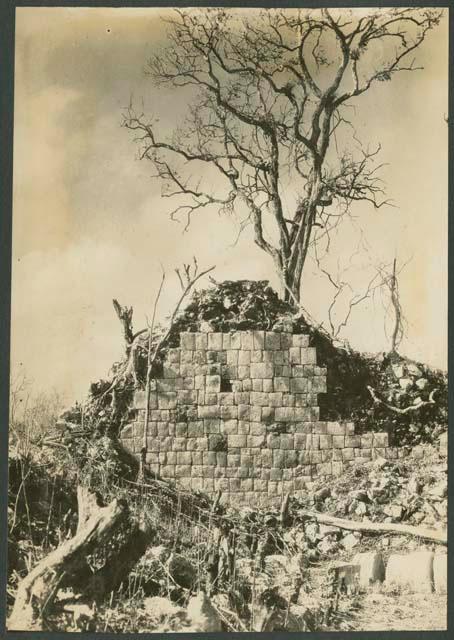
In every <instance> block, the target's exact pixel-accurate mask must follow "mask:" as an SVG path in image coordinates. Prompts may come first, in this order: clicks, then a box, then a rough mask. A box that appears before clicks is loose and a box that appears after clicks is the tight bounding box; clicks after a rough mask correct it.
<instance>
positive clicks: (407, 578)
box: [386, 551, 434, 593]
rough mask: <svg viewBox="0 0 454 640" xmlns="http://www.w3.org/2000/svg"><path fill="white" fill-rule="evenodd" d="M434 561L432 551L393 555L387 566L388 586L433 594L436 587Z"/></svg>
mask: <svg viewBox="0 0 454 640" xmlns="http://www.w3.org/2000/svg"><path fill="white" fill-rule="evenodd" d="M433 561H434V554H433V553H432V552H431V551H414V552H412V553H407V554H405V555H397V554H396V555H391V556H390V557H389V559H388V564H387V566H386V584H388V585H394V586H397V587H401V588H407V589H411V590H412V591H413V592H414V593H431V592H432V591H433V586H434V570H433Z"/></svg>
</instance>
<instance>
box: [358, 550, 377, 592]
mask: <svg viewBox="0 0 454 640" xmlns="http://www.w3.org/2000/svg"><path fill="white" fill-rule="evenodd" d="M352 562H353V564H356V565H359V582H360V584H361V586H363V587H367V586H369V585H370V584H373V583H374V582H383V580H384V579H385V563H384V561H383V556H382V554H381V553H380V552H377V551H371V552H367V553H357V554H356V556H355V557H354V558H353V560H352Z"/></svg>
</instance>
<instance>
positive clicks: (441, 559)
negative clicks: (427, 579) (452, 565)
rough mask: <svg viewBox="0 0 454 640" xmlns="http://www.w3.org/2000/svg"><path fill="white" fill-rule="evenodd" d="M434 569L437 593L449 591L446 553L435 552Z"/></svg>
mask: <svg viewBox="0 0 454 640" xmlns="http://www.w3.org/2000/svg"><path fill="white" fill-rule="evenodd" d="M433 571H434V588H435V591H436V593H448V555H447V554H446V553H437V554H435V556H434V560H433Z"/></svg>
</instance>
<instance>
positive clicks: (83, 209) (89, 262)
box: [11, 7, 448, 402]
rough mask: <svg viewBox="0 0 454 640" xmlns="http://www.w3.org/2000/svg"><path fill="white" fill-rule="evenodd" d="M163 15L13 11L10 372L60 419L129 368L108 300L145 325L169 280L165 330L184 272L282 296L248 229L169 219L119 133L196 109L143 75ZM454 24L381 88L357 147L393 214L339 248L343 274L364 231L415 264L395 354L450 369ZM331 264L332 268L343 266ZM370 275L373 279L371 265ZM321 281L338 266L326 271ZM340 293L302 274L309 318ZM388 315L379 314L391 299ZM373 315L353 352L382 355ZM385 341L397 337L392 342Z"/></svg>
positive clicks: (361, 115)
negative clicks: (377, 176) (56, 399)
mask: <svg viewBox="0 0 454 640" xmlns="http://www.w3.org/2000/svg"><path fill="white" fill-rule="evenodd" d="M165 14H166V10H163V9H152V8H148V9H138V8H137V9H136V8H134V9H133V8H130V9H126V8H121V9H82V8H43V7H40V8H19V9H17V10H16V73H15V123H14V196H13V265H12V267H13V280H12V335H11V365H12V370H13V371H14V372H17V371H24V372H25V373H26V374H27V375H28V376H29V377H30V378H31V379H32V380H33V381H34V385H35V388H36V389H37V390H46V389H51V388H52V389H56V390H57V391H59V392H60V393H61V394H62V395H63V396H64V397H65V398H66V399H67V401H68V402H72V401H74V400H75V399H81V398H83V397H84V396H85V395H86V392H87V389H88V386H89V383H90V382H91V381H93V380H97V379H99V378H101V377H104V378H106V377H107V375H108V372H109V369H110V366H111V365H112V363H113V362H114V361H115V360H118V359H119V358H120V357H121V355H122V349H123V345H122V334H121V328H120V325H119V323H118V320H117V318H116V316H115V313H114V310H113V307H112V299H113V298H117V299H118V300H119V301H120V302H121V303H122V304H127V305H131V306H133V307H134V323H135V328H136V329H140V328H142V327H143V326H145V323H146V316H147V315H148V316H150V315H151V312H152V308H153V301H154V298H155V295H156V292H157V288H158V285H159V281H160V279H161V265H163V267H164V269H165V271H166V273H167V278H166V285H165V288H164V292H163V295H162V298H161V300H160V305H159V310H158V311H159V314H160V315H161V316H162V317H164V316H165V314H166V313H167V312H168V311H169V310H170V309H171V307H172V305H173V304H174V303H175V301H176V299H177V297H178V294H179V289H178V286H179V285H178V282H177V279H176V276H175V274H174V269H175V267H177V266H180V265H181V264H182V263H183V262H189V261H190V260H191V259H192V256H193V255H196V256H197V259H198V262H199V264H200V265H202V266H203V267H205V268H206V267H209V266H212V265H216V270H215V272H214V277H215V278H216V279H217V280H224V279H229V280H232V279H236V278H242V279H243V278H249V279H269V280H270V282H271V283H272V284H273V285H274V286H276V285H277V279H276V275H275V273H274V271H273V266H272V263H271V259H270V258H269V256H267V255H266V254H265V253H263V252H262V251H261V250H260V249H259V248H257V247H255V245H254V244H253V241H252V235H251V230H250V229H246V231H245V232H244V233H242V234H241V236H240V237H239V239H237V237H238V229H239V224H240V221H241V217H240V215H239V214H238V215H231V216H221V215H219V213H218V212H217V211H216V210H213V209H209V210H206V211H203V212H202V213H200V214H199V215H197V216H195V217H194V219H193V222H192V224H191V226H190V227H189V229H188V230H187V231H186V232H184V224H182V223H177V222H172V221H171V220H170V219H169V216H168V211H169V204H168V201H167V200H164V199H163V198H162V197H161V188H160V185H159V184H158V183H157V182H156V181H155V180H152V179H151V177H150V176H151V173H152V167H151V166H150V165H149V164H147V163H146V162H140V161H139V160H138V157H137V147H136V146H135V145H134V142H133V140H132V138H131V135H130V132H128V131H127V130H126V129H125V128H123V127H121V122H122V112H123V110H124V108H125V107H127V106H128V104H129V103H130V101H131V99H132V100H134V102H135V103H136V104H137V103H138V104H141V103H143V106H144V108H145V110H146V111H147V113H148V112H153V113H157V114H159V116H160V126H161V127H162V131H163V133H168V132H171V131H172V127H173V126H174V125H175V122H178V121H179V119H180V118H181V115H182V114H183V113H184V109H185V107H186V105H185V103H184V101H182V100H181V99H179V98H178V96H177V95H175V94H174V93H172V92H170V91H163V90H159V91H158V90H157V89H156V88H154V87H153V85H152V83H151V81H150V79H149V78H147V77H146V76H145V74H144V66H145V64H146V61H147V59H148V58H149V57H150V55H151V54H153V52H155V51H156V50H158V49H159V47H161V46H162V45H163V44H164V43H165V30H164V28H163V24H162V22H161V19H162V17H163V16H164V15H165ZM447 23H448V21H447V19H446V18H445V19H444V20H443V21H442V24H441V25H440V26H439V27H438V28H437V29H436V30H435V31H433V32H431V33H430V34H429V36H428V38H427V41H426V42H425V43H424V44H423V46H422V47H421V49H420V50H418V53H417V56H416V60H417V62H418V66H423V67H424V69H423V70H421V71H415V72H412V73H406V74H405V73H402V74H400V75H397V76H396V77H395V78H394V79H393V81H392V82H384V83H377V86H376V87H375V88H374V89H373V90H371V91H370V92H369V93H367V94H365V95H364V96H362V97H361V99H360V100H359V101H358V102H357V104H356V107H355V110H354V116H353V117H354V121H355V126H356V127H357V130H358V133H359V135H360V137H361V139H362V140H365V141H367V142H368V143H370V144H371V146H374V145H376V144H377V143H380V144H381V147H382V151H381V157H380V159H381V162H383V163H386V166H385V167H384V168H383V171H382V176H383V179H384V180H385V183H386V193H387V196H388V197H390V198H392V200H393V202H394V204H395V206H394V207H387V208H384V207H383V208H381V209H380V210H379V211H378V212H377V211H374V210H373V209H371V207H369V206H367V205H364V204H362V205H361V206H360V207H357V208H356V209H355V215H356V217H355V219H354V225H355V227H354V228H353V227H352V226H351V225H349V224H346V225H345V226H344V227H343V228H341V230H340V231H339V234H338V236H337V238H335V239H334V240H335V245H334V246H335V248H336V252H335V263H333V264H330V265H329V268H330V269H333V268H338V267H339V268H340V269H343V268H344V266H345V265H347V264H349V260H350V256H351V254H352V247H353V249H355V248H356V245H357V242H358V238H359V235H358V232H357V229H358V228H359V227H361V229H362V237H363V238H364V243H365V244H367V246H368V248H369V251H368V254H367V260H369V261H370V265H373V264H375V263H378V262H380V261H386V262H389V261H392V259H393V258H394V257H395V256H397V259H398V264H401V265H402V264H404V263H407V264H406V267H405V269H403V271H402V273H401V275H400V278H399V288H400V294H401V303H402V307H403V311H404V313H405V316H406V318H407V329H406V334H407V335H406V338H405V340H404V342H403V343H402V345H401V351H402V352H403V353H405V354H406V355H408V356H409V357H412V358H415V359H417V360H420V361H424V362H427V363H429V364H431V365H433V366H436V367H439V368H443V369H445V368H446V366H447V220H448V208H447V202H448V187H447V180H448V149H447V141H448V127H447V124H446V122H445V119H444V118H445V116H446V115H447V113H448V106H447V104H448V24H447ZM364 259H365V258H364V255H363V254H361V253H360V254H359V257H358V258H357V259H355V260H354V261H353V262H352V265H351V267H349V271H348V277H349V278H350V279H351V282H352V284H353V285H354V287H355V288H356V289H357V290H358V291H361V290H363V289H364V288H365V287H367V282H368V279H369V278H370V270H369V271H368V270H367V269H365V268H364ZM338 262H339V264H338ZM370 265H369V266H370ZM327 266H328V265H327ZM332 295H333V289H332V287H331V285H330V284H329V282H327V280H326V278H324V277H323V276H321V275H320V273H319V272H317V270H316V268H315V265H314V264H313V263H312V262H310V261H309V262H308V264H307V268H306V270H305V275H304V280H303V295H302V302H303V305H304V306H305V307H306V308H307V309H308V310H309V311H310V312H311V314H312V316H313V317H315V318H316V319H317V320H322V319H325V321H326V310H327V300H330V299H331V298H332ZM385 304H386V300H385ZM383 326H384V321H383V306H382V303H381V302H380V300H379V299H378V298H375V299H374V300H367V301H365V303H363V304H361V305H358V307H355V311H354V313H352V316H351V318H350V321H349V324H348V326H347V327H346V330H345V332H344V334H343V337H345V338H346V339H348V340H349V341H350V343H351V344H352V346H353V347H355V348H357V349H361V350H367V351H381V350H386V349H387V348H388V347H389V339H388V338H387V335H386V334H385V332H384V329H383ZM388 332H389V325H388Z"/></svg>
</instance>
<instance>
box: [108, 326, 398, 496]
mask: <svg viewBox="0 0 454 640" xmlns="http://www.w3.org/2000/svg"><path fill="white" fill-rule="evenodd" d="M325 392H326V369H325V368H323V367H320V366H318V365H317V354H316V350H315V348H314V347H310V346H309V336H308V335H293V334H291V333H284V332H283V333H281V332H274V331H266V332H264V331H253V332H250V331H240V332H234V333H181V334H180V347H179V348H174V349H170V350H169V352H168V355H167V359H166V362H165V363H164V367H163V371H162V377H161V378H159V379H156V380H154V381H153V383H152V391H151V394H150V405H149V423H148V428H147V438H146V440H147V455H146V462H147V465H148V467H149V469H150V470H152V471H154V472H155V473H157V474H159V475H160V476H161V477H163V478H166V479H170V480H174V481H176V482H177V483H179V484H181V485H182V486H183V487H185V488H186V489H192V490H201V491H204V492H206V493H209V494H211V493H215V492H217V491H218V490H221V491H222V492H223V494H224V496H225V498H226V499H228V500H229V501H230V502H232V503H248V502H251V503H254V504H267V503H270V502H274V501H275V500H277V499H280V497H281V495H282V494H283V493H287V492H291V493H298V492H299V491H302V490H304V488H305V487H306V485H307V483H308V482H311V481H312V480H313V479H314V478H315V477H320V476H323V477H330V476H332V475H337V474H341V473H342V471H343V469H344V467H345V466H348V465H349V464H350V463H351V462H352V461H357V462H358V461H368V460H370V459H372V458H373V457H374V456H382V457H387V458H396V457H398V455H404V452H402V451H398V450H397V449H394V448H390V447H389V446H388V436H387V434H385V433H375V434H365V435H361V436H360V435H355V428H354V425H353V424H352V423H339V422H324V421H321V420H320V416H319V407H318V394H320V393H325ZM145 403H146V398H145V392H144V391H140V392H136V394H135V398H134V405H133V411H134V413H135V421H134V422H132V423H130V424H128V425H127V426H126V427H125V428H124V429H123V430H122V432H121V434H120V438H121V440H122V442H123V444H124V446H125V447H126V448H128V449H129V450H130V451H131V452H133V453H134V454H136V455H138V454H139V453H140V450H141V448H142V444H143V437H144V421H145V406H146V405H145Z"/></svg>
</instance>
